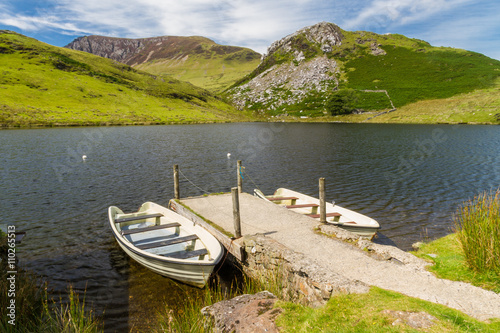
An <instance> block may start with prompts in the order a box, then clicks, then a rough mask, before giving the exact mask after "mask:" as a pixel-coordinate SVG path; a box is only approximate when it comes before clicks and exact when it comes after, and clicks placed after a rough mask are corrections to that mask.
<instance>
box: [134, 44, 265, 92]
mask: <svg viewBox="0 0 500 333" xmlns="http://www.w3.org/2000/svg"><path fill="white" fill-rule="evenodd" d="M179 38H180V37H179ZM193 39H195V41H196V43H197V44H196V47H186V48H183V47H182V41H181V42H179V43H178V45H175V50H174V53H172V52H171V53H170V54H168V55H165V57H161V58H156V59H153V60H149V61H146V62H144V63H140V64H137V65H134V68H137V69H140V70H143V71H146V72H148V73H152V74H155V75H168V76H170V77H173V78H175V79H177V80H182V81H187V82H190V83H192V84H194V85H196V86H199V87H202V88H205V89H208V90H210V91H212V92H221V91H223V90H224V89H226V88H227V87H229V86H230V85H232V84H233V83H234V82H236V81H237V80H239V79H241V78H242V77H244V76H245V75H247V74H248V73H250V72H251V71H252V70H254V69H255V68H256V67H257V66H258V65H259V63H260V54H258V53H257V52H255V51H252V50H250V49H247V48H241V47H231V46H223V45H218V44H216V43H215V42H213V41H211V40H209V39H206V38H202V37H184V38H183V40H186V41H190V42H191V43H192V42H193ZM184 43H186V42H184ZM179 44H180V45H179ZM156 57H158V56H157V55H156Z"/></svg>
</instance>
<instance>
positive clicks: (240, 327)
mask: <svg viewBox="0 0 500 333" xmlns="http://www.w3.org/2000/svg"><path fill="white" fill-rule="evenodd" d="M276 301H277V298H276V296H274V295H273V294H271V293H270V292H268V291H262V292H260V293H257V294H255V295H241V296H237V297H235V298H232V299H230V300H227V301H222V302H219V303H216V304H214V305H211V306H207V307H205V308H203V309H202V310H201V312H202V314H203V315H205V316H206V317H208V318H210V319H211V321H212V322H213V331H214V332H217V333H232V332H238V333H259V332H271V333H273V332H275V333H277V332H278V329H277V327H276V324H275V323H274V319H275V318H276V317H277V316H278V315H279V314H280V313H281V311H282V310H281V309H280V308H275V307H274V304H275V303H276Z"/></svg>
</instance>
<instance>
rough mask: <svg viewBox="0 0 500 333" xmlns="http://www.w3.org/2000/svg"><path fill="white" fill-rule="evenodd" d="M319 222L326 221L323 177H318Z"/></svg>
mask: <svg viewBox="0 0 500 333" xmlns="http://www.w3.org/2000/svg"><path fill="white" fill-rule="evenodd" d="M319 222H320V223H326V200H325V178H320V179H319Z"/></svg>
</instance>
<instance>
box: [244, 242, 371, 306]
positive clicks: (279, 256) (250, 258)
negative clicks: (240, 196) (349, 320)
mask: <svg viewBox="0 0 500 333" xmlns="http://www.w3.org/2000/svg"><path fill="white" fill-rule="evenodd" d="M243 244H244V245H245V252H246V256H247V260H246V262H245V263H244V264H243V271H244V272H245V274H247V275H248V276H249V277H251V278H254V279H259V278H260V279H262V278H264V279H274V278H277V279H279V278H281V279H282V281H283V288H282V295H279V297H280V298H283V299H285V300H287V301H292V302H295V303H300V304H303V305H307V306H312V307H318V306H321V305H323V304H325V303H326V301H328V299H330V297H331V296H332V295H335V294H339V293H364V292H368V291H369V287H368V285H366V284H364V283H361V282H359V281H349V279H347V278H345V277H344V276H342V275H340V274H337V273H334V272H331V271H329V270H326V269H324V268H322V267H320V266H319V265H317V264H315V263H314V261H311V260H310V259H306V258H305V256H304V255H303V254H301V253H298V252H295V251H293V250H290V249H288V248H286V247H285V246H283V245H281V244H280V243H278V242H277V241H275V240H272V239H270V238H268V237H265V236H264V235H253V236H245V237H244V239H243Z"/></svg>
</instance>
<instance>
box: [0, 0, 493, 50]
mask: <svg viewBox="0 0 500 333" xmlns="http://www.w3.org/2000/svg"><path fill="white" fill-rule="evenodd" d="M22 6H24V7H22ZM484 8H488V9H484ZM480 10H483V12H482V13H479V11H480ZM499 10H500V8H499V5H497V4H496V2H492V1H489V0H45V1H38V0H23V1H18V0H2V2H1V3H0V25H6V26H11V27H17V28H18V29H20V30H22V31H23V33H26V32H28V33H29V32H31V33H32V35H43V36H56V35H57V36H61V35H71V36H79V35H90V34H97V35H105V36H113V37H128V38H140V37H152V36H161V35H174V36H192V35H199V36H204V37H208V38H211V39H214V40H215V41H217V42H219V43H223V44H229V45H239V46H246V47H250V48H252V49H254V50H256V51H258V52H261V53H264V52H266V49H267V47H268V46H269V45H270V44H271V43H272V42H274V41H275V40H277V39H280V38H282V37H284V36H286V35H288V34H290V33H293V32H295V31H296V30H298V29H300V28H303V27H305V26H308V25H312V24H315V23H318V22H320V21H328V22H333V23H336V24H338V25H339V26H340V27H341V28H343V29H346V30H370V31H374V32H379V33H384V32H394V33H401V34H405V35H408V36H410V37H416V38H421V39H425V40H428V41H430V42H433V41H436V40H443V44H444V45H452V46H455V45H454V44H453V41H454V40H456V41H459V38H458V37H457V36H455V37H453V36H452V34H449V33H448V31H451V30H450V29H448V26H451V25H453V24H454V23H455V22H459V21H460V20H461V19H463V18H464V17H466V18H469V17H470V16H471V15H472V14H471V13H470V12H475V11H477V12H476V13H475V16H474V17H475V18H476V19H477V20H478V22H482V21H488V18H491V19H489V20H490V21H495V20H496V21H500V19H498V14H495V13H498V12H499ZM485 18H486V19H485ZM441 22H442V24H441ZM471 22H472V21H469V24H470V23H471ZM476 24H477V22H476ZM495 28H498V25H496V26H495ZM478 31H479V30H478ZM497 31H498V29H497ZM478 33H479V32H478ZM465 35H469V37H468V38H469V39H468V40H469V41H471V40H476V41H477V40H478V38H477V36H475V35H473V31H472V30H470V31H468V32H467V33H463V34H462V37H464V36H465ZM425 36H429V37H432V38H429V39H426V38H424V37H425ZM440 36H442V37H440ZM499 38H500V37H499V36H496V37H495V40H498V39H499ZM446 39H448V40H449V41H450V43H445V42H444V41H445V40H446ZM462 39H463V38H462ZM65 41H66V42H68V41H67V39H66V40H65ZM464 41H465V39H464ZM490 44H492V43H490ZM477 45H478V47H479V42H478V43H477ZM483 45H484V44H483ZM479 52H481V51H479Z"/></svg>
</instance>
